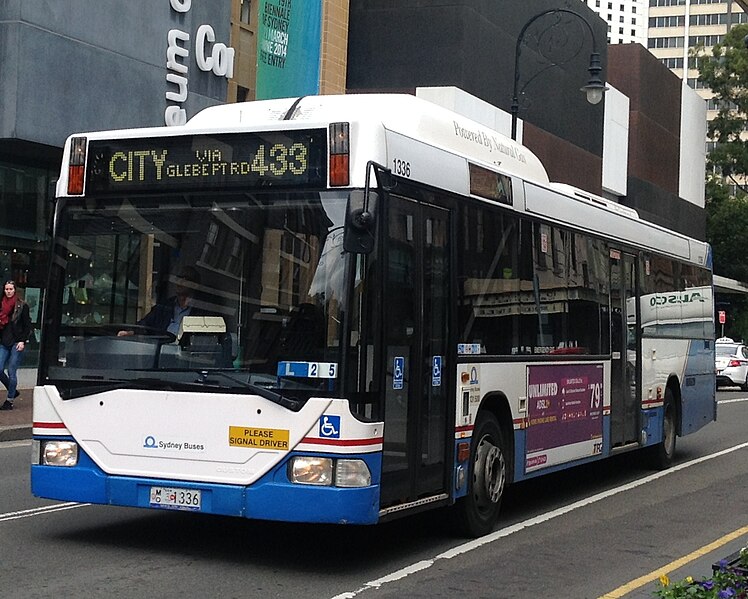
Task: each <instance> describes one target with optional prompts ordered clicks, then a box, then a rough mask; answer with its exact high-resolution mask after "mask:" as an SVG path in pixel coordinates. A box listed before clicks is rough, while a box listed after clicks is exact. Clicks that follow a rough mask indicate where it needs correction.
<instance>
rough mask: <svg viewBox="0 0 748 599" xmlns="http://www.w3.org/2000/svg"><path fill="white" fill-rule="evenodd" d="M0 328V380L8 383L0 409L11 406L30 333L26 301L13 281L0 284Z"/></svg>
mask: <svg viewBox="0 0 748 599" xmlns="http://www.w3.org/2000/svg"><path fill="white" fill-rule="evenodd" d="M0 328H2V330H0V381H1V382H2V383H3V384H5V385H6V387H8V398H7V399H6V400H5V402H4V403H3V404H2V405H0V410H12V409H13V400H14V399H15V398H16V397H17V396H18V390H17V387H18V367H19V366H20V365H21V358H22V357H23V352H24V350H25V349H26V344H27V343H28V341H29V337H30V336H31V317H30V316H29V305H28V304H27V303H26V302H24V301H23V300H22V299H21V298H20V297H18V295H16V284H15V283H14V282H13V281H5V285H4V286H3V298H2V301H1V302H0ZM6 368H7V370H8V374H7V376H6V374H5V370H6ZM6 380H7V382H6Z"/></svg>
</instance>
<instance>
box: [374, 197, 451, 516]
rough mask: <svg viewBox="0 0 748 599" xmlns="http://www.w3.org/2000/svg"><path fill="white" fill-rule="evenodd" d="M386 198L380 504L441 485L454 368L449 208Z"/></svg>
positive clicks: (429, 492) (433, 490)
mask: <svg viewBox="0 0 748 599" xmlns="http://www.w3.org/2000/svg"><path fill="white" fill-rule="evenodd" d="M388 203H389V210H388V216H387V234H386V240H387V241H386V249H385V266H384V269H385V289H384V294H383V297H384V302H383V304H384V305H383V306H382V310H383V323H384V329H385V331H384V340H385V346H386V350H385V353H384V358H385V360H386V363H385V364H386V368H385V373H384V376H385V377H386V379H385V381H384V384H385V410H384V411H385V417H384V421H385V426H384V458H383V465H382V492H381V505H382V506H383V507H384V506H387V505H392V504H396V503H405V502H409V501H414V500H416V499H418V498H421V497H425V496H433V495H435V494H437V493H439V492H444V490H445V489H446V474H445V454H446V448H447V444H446V442H445V440H446V419H447V414H448V413H449V412H448V411H447V397H448V390H449V389H450V388H452V387H454V383H453V382H451V379H450V375H448V374H447V373H448V372H450V371H452V370H454V367H453V365H452V364H450V363H449V361H448V360H449V351H448V327H449V321H450V316H449V305H450V283H449V281H450V252H449V245H448V239H449V231H450V229H449V212H448V211H447V210H444V209H441V208H437V207H435V206H430V205H425V204H421V203H418V202H415V201H411V200H407V199H404V198H401V197H397V196H390V198H389V202H388ZM450 385H451V386H452V387H450Z"/></svg>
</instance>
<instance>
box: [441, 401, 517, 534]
mask: <svg viewBox="0 0 748 599" xmlns="http://www.w3.org/2000/svg"><path fill="white" fill-rule="evenodd" d="M506 480H507V463H506V449H505V445H504V440H503V439H502V436H501V429H500V428H499V423H498V421H497V420H496V417H495V416H494V415H493V414H491V413H490V412H485V411H484V412H480V413H479V414H478V422H477V424H476V425H475V429H474V431H473V442H472V447H471V449H470V472H469V474H468V494H467V495H466V496H465V497H462V498H460V499H459V500H458V502H457V503H456V505H455V508H454V512H455V514H454V515H455V520H456V525H457V528H458V531H459V532H460V533H461V534H465V535H467V536H471V537H480V536H483V535H486V534H488V533H490V532H491V531H492V530H493V529H494V528H495V527H496V524H497V522H498V519H499V508H500V507H501V498H502V496H503V495H504V488H505V486H506Z"/></svg>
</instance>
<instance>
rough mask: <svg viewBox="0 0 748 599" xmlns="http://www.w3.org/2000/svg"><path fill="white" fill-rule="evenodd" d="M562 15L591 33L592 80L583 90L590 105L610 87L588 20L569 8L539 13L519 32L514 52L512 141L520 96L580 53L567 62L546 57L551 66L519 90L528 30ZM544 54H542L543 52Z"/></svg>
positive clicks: (515, 136) (514, 134)
mask: <svg viewBox="0 0 748 599" xmlns="http://www.w3.org/2000/svg"><path fill="white" fill-rule="evenodd" d="M561 13H564V14H567V15H571V16H574V17H576V18H577V19H579V21H581V22H582V23H584V25H585V26H586V27H587V29H588V30H589V32H590V37H592V53H591V54H590V65H589V67H587V70H588V71H589V73H590V78H589V80H588V81H587V84H586V85H585V86H584V87H582V88H581V90H582V91H583V92H585V93H586V94H587V101H588V102H589V103H590V104H598V103H599V102H600V100H602V99H603V94H604V93H605V92H606V91H607V90H608V87H607V86H606V85H605V83H604V82H603V81H602V79H600V72H601V71H602V65H601V64H600V54H599V52H598V51H597V40H596V39H595V32H594V31H593V29H592V26H591V25H590V24H589V22H588V21H587V19H585V18H584V17H583V16H582V15H580V14H579V13H576V12H574V11H573V10H569V9H568V8H552V9H550V10H546V11H543V12H541V13H538V14H537V15H535V16H534V17H532V18H531V19H530V20H529V21H527V23H525V25H524V26H523V27H522V30H521V31H520V32H519V36H518V37H517V46H516V49H515V51H514V90H513V92H512V106H511V115H512V139H513V140H516V139H517V114H518V113H519V95H520V94H521V93H522V91H524V89H525V88H526V87H527V86H528V85H529V84H530V82H531V81H532V80H533V79H535V77H537V75H539V74H540V73H542V72H544V71H545V70H547V69H548V68H551V67H554V66H559V65H562V64H565V63H566V62H568V61H569V60H571V59H572V58H574V57H575V56H576V55H577V54H578V53H579V51H577V53H576V54H574V55H573V56H571V57H570V58H568V59H566V60H565V61H556V60H554V59H552V58H550V57H546V56H544V58H548V60H549V63H550V64H549V66H548V67H546V69H543V70H542V71H540V72H539V73H537V74H536V75H534V76H533V77H531V78H530V79H529V80H528V81H527V83H525V85H524V86H523V87H522V89H521V90H520V89H519V57H520V54H521V52H522V42H523V41H524V38H525V33H526V32H527V29H528V28H529V27H530V25H532V24H533V23H534V22H535V21H537V20H538V19H540V18H542V17H545V16H548V15H551V14H556V15H560V14H561ZM557 25H558V22H556V23H555V24H553V25H551V26H550V27H549V28H548V29H552V28H553V27H556V26H557ZM541 53H542V52H541Z"/></svg>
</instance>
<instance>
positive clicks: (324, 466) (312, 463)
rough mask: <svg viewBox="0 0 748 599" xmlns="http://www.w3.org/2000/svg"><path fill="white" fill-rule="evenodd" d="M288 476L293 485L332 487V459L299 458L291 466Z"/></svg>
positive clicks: (294, 459)
mask: <svg viewBox="0 0 748 599" xmlns="http://www.w3.org/2000/svg"><path fill="white" fill-rule="evenodd" d="M288 476H289V478H290V479H291V482H292V483H299V484H302V485H325V486H330V485H332V459H331V458H319V457H314V456H297V457H295V458H293V459H292V460H291V462H290V464H289V472H288Z"/></svg>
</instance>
